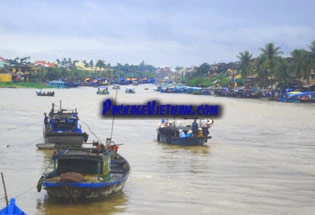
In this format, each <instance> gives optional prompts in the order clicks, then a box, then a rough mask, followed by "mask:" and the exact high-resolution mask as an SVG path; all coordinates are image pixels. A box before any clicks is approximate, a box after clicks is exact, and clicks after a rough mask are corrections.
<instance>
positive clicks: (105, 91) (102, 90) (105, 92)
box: [96, 87, 109, 95]
mask: <svg viewBox="0 0 315 215" xmlns="http://www.w3.org/2000/svg"><path fill="white" fill-rule="evenodd" d="M96 94H99V95H108V94H109V91H108V87H98V89H97V92H96Z"/></svg>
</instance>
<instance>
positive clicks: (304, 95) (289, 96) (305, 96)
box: [278, 91, 315, 103]
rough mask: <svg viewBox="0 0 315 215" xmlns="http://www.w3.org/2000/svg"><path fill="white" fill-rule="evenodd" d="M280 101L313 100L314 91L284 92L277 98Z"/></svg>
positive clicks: (314, 98)
mask: <svg viewBox="0 0 315 215" xmlns="http://www.w3.org/2000/svg"><path fill="white" fill-rule="evenodd" d="M278 100H279V101H280V102H297V103H299V102H315V93H314V92H299V91H293V92H288V93H286V94H284V96H281V97H279V98H278Z"/></svg>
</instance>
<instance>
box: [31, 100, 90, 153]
mask: <svg viewBox="0 0 315 215" xmlns="http://www.w3.org/2000/svg"><path fill="white" fill-rule="evenodd" d="M43 136H44V141H45V143H43V144H36V146H37V148H39V149H54V148H57V147H81V146H82V144H83V143H86V142H87V140H88V136H89V135H88V134H87V133H86V132H83V131H82V129H81V126H80V125H79V117H78V112H77V109H73V110H72V109H63V108H62V107H61V102H60V109H59V110H56V109H55V104H54V103H53V104H52V108H51V111H50V113H49V122H48V124H47V125H45V126H44V129H43Z"/></svg>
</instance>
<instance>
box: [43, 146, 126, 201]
mask: <svg viewBox="0 0 315 215" xmlns="http://www.w3.org/2000/svg"><path fill="white" fill-rule="evenodd" d="M93 145H95V146H99V147H98V148H95V147H82V148H80V149H74V148H70V149H66V150H65V149H64V150H59V151H58V152H55V153H54V155H53V157H52V160H53V163H54V169H53V170H52V171H51V172H49V173H46V174H43V175H42V177H41V178H40V180H39V181H38V185H37V191H38V192H40V191H41V189H42V187H43V188H44V189H45V190H46V191H47V194H48V196H49V197H51V198H55V199H59V200H62V201H67V202H74V203H80V202H82V201H86V200H95V199H99V198H103V197H108V196H109V195H111V194H114V193H117V192H120V191H122V189H123V187H124V186H125V184H126V182H127V179H128V177H129V174H130V165H129V163H128V161H127V160H126V159H125V158H124V157H122V156H121V155H120V154H119V153H118V152H117V149H118V146H117V145H115V144H106V145H105V146H104V145H103V144H100V143H98V142H97V143H95V144H93Z"/></svg>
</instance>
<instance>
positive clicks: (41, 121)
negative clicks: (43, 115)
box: [0, 121, 42, 130]
mask: <svg viewBox="0 0 315 215" xmlns="http://www.w3.org/2000/svg"><path fill="white" fill-rule="evenodd" d="M38 123H42V121H39V122H35V123H32V124H28V125H23V126H18V127H13V128H2V129H0V130H15V129H19V128H25V127H29V126H32V125H36V124H38Z"/></svg>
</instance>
